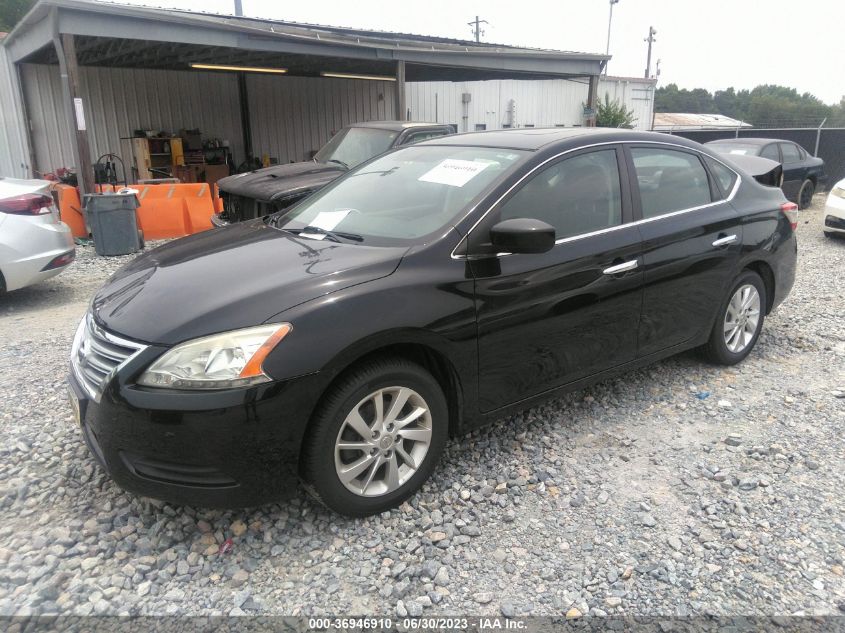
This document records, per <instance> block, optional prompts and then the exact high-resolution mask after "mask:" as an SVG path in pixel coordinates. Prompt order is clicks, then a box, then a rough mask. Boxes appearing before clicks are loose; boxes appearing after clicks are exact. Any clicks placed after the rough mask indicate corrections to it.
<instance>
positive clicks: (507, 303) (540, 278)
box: [469, 146, 642, 412]
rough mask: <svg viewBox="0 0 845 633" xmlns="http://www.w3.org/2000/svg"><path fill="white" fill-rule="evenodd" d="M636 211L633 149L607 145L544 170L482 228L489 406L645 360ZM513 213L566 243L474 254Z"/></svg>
mask: <svg viewBox="0 0 845 633" xmlns="http://www.w3.org/2000/svg"><path fill="white" fill-rule="evenodd" d="M620 168H621V170H622V172H621V174H620ZM631 217H632V215H631V203H630V189H629V183H628V181H627V175H626V173H625V162H624V154H623V153H622V150H621V148H618V147H607V146H603V147H601V149H590V150H586V151H582V152H580V153H572V154H567V155H565V156H564V157H562V158H560V159H556V160H554V161H552V162H550V163H549V164H547V165H546V166H544V167H542V168H540V169H538V170H537V172H535V173H534V174H533V175H532V176H529V177H528V178H527V179H526V180H525V181H524V182H523V183H522V184H521V185H520V186H519V187H517V188H516V189H515V190H514V191H513V192H512V193H511V194H509V195H508V196H507V197H506V198H505V199H503V200H502V202H501V203H499V204H497V206H496V207H494V208H493V210H491V212H490V213H489V214H488V216H487V217H486V218H485V219H484V221H482V223H481V224H479V226H478V227H476V228H475V229H473V231H472V233H471V234H470V248H469V254H470V260H469V266H470V270H471V272H472V275H473V276H474V278H475V296H476V313H477V320H478V355H479V395H480V406H481V409H482V411H485V412H487V411H491V410H494V409H498V408H500V407H502V406H505V405H508V404H511V403H514V402H517V401H519V400H523V399H525V398H528V397H530V396H533V395H536V394H539V393H542V392H543V391H547V390H549V389H553V388H555V387H558V386H561V385H564V384H567V383H570V382H573V381H575V380H578V379H579V378H584V377H586V376H589V375H591V374H595V373H597V372H600V371H602V370H604V369H608V368H610V367H614V366H616V365H621V364H623V363H625V362H628V361H631V360H633V359H634V358H635V355H636V348H637V323H638V321H639V316H640V306H641V303H642V273H641V272H640V266H639V259H640V238H639V232H638V231H637V229H636V226H634V225H633V224H631V223H630V220H631ZM511 218H535V219H539V220H543V221H544V222H547V223H549V224H551V225H552V226H554V227H555V231H556V236H557V243H556V245H555V246H554V247H553V248H552V249H551V250H550V251H548V252H546V253H540V254H502V253H499V254H498V255H495V256H492V257H491V256H485V257H476V258H473V254H476V255H477V254H478V249H477V246H478V245H479V244H483V242H484V241H485V239H486V241H489V230H490V227H491V226H492V225H494V224H496V223H497V222H499V221H501V220H506V219H511ZM479 240H480V242H479Z"/></svg>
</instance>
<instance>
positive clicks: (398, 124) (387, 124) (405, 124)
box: [346, 121, 448, 132]
mask: <svg viewBox="0 0 845 633" xmlns="http://www.w3.org/2000/svg"><path fill="white" fill-rule="evenodd" d="M447 125H448V124H447V123H426V122H424V121H364V122H362V123H350V124H349V125H347V126H346V127H374V128H378V129H381V130H394V131H396V132H400V131H402V130H407V129H408V128H412V127H432V126H437V127H445V126H447Z"/></svg>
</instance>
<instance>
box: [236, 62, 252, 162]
mask: <svg viewBox="0 0 845 633" xmlns="http://www.w3.org/2000/svg"><path fill="white" fill-rule="evenodd" d="M238 102H239V103H240V107H241V132H242V133H243V139H244V160H245V161H247V164H248V165H250V164H251V162H250V161H251V160H252V122H251V120H250V117H249V90H248V89H247V85H246V73H238ZM236 164H237V163H236Z"/></svg>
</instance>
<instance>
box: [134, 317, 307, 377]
mask: <svg viewBox="0 0 845 633" xmlns="http://www.w3.org/2000/svg"><path fill="white" fill-rule="evenodd" d="M291 329H292V326H291V324H290V323H275V324H273V325H260V326H258V327H251V328H246V329H243V330H233V331H231V332H224V333H222V334H214V335H212V336H206V337H204V338H198V339H195V340H193V341H188V342H187V343H182V344H181V345H177V346H176V347H174V348H173V349H171V350H170V351H168V352H166V353H165V354H164V355H163V356H162V357H161V358H159V359H158V360H157V361H156V362H154V363H153V364H152V365H150V367H149V368H148V369H147V371H145V372H144V373H143V375H142V376H141V378H140V379H139V380H138V384H141V385H144V386H146V387H165V388H168V389H230V388H232V387H245V386H247V385H255V384H258V383H261V382H267V381H268V380H270V377H269V376H268V375H267V374H265V373H264V371H263V370H262V369H261V364H262V363H263V362H264V359H265V358H266V357H267V354H269V353H270V352H271V351H272V350H273V348H274V347H275V346H276V345H277V344H278V343H279V341H281V340H282V339H283V338H285V336H287V335H288V333H290V331H291Z"/></svg>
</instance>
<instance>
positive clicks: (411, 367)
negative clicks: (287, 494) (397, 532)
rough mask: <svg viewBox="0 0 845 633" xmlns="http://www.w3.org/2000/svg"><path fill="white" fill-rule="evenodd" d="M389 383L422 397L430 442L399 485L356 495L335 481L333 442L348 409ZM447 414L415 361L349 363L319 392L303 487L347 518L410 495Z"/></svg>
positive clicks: (430, 467)
mask: <svg viewBox="0 0 845 633" xmlns="http://www.w3.org/2000/svg"><path fill="white" fill-rule="evenodd" d="M389 387H408V388H410V389H412V390H414V391H415V392H416V393H417V394H419V395H420V396H421V397H422V399H423V400H424V401H425V404H426V405H427V406H428V410H429V412H430V416H431V441H430V443H429V445H428V452H427V453H426V454H425V456H424V458H423V460H422V462H421V463H420V464H419V465H418V467H417V470H416V472H415V473H414V474H413V475H412V476H411V477H410V478H409V479H408V480H407V481H406V482H405V483H404V484H402V485H400V486H399V487H398V488H397V489H395V490H393V491H390V492H386V493H384V494H382V495H380V496H362V495H360V494H357V493H355V492H352V491H351V490H349V489H348V488H347V487H346V486H345V485H344V484H343V482H341V480H340V477H339V475H338V473H337V471H336V467H335V442H336V441H337V439H338V434H339V433H340V432H341V427H342V426H343V424H344V420H345V419H346V416H347V415H348V414H349V413H350V412H351V411H352V410H353V408H355V407H356V405H357V404H358V403H360V402H361V401H362V400H363V399H364V398H366V397H367V396H368V395H370V394H373V393H374V392H376V391H378V390H379V389H387V388H389ZM448 416H449V409H448V406H447V404H446V397H445V396H444V394H443V390H442V388H441V387H440V385H439V384H438V382H437V380H435V379H434V377H433V376H432V375H431V374H430V373H429V372H427V371H426V370H425V369H423V368H422V367H420V366H419V365H417V364H415V363H412V362H410V361H407V360H404V359H401V358H383V359H378V360H374V361H370V362H367V363H366V364H363V365H361V366H359V367H357V368H354V369H353V370H352V371H350V372H349V373H347V374H346V375H345V376H343V377H342V378H341V379H340V380H339V382H338V383H337V384H335V385H334V386H333V387H331V388H330V390H329V391H328V392H327V393H326V394H324V395H323V397H322V402H321V403H320V404H319V405H318V408H317V410H316V412H315V415H314V418H313V419H312V421H311V425H310V427H309V429H308V433H307V437H306V439H305V442H304V444H303V450H302V460H301V466H302V468H301V472H302V478H303V480H304V483H305V487H306V489H307V490H308V492H309V493H310V494H311V495H312V496H314V497H315V498H316V499H317V500H318V501H320V502H321V503H322V504H323V505H325V506H326V507H328V508H329V509H330V510H334V511H335V512H337V513H339V514H343V515H346V516H350V517H363V516H369V515H372V514H377V513H379V512H383V511H385V510H389V509H391V508H395V507H396V506H398V505H399V504H401V503H402V502H403V501H405V500H406V499H407V498H408V497H410V496H411V495H413V494H414V493H415V492H416V491H417V490H418V489H419V488H420V486H422V484H423V483H424V482H425V481H426V480H427V479H428V478H429V477H430V476H431V473H432V472H433V471H434V468H435V466H436V465H437V462H438V460H439V459H440V454H441V453H442V452H443V447H444V446H445V445H446V440H447V438H448V432H449V419H448Z"/></svg>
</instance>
